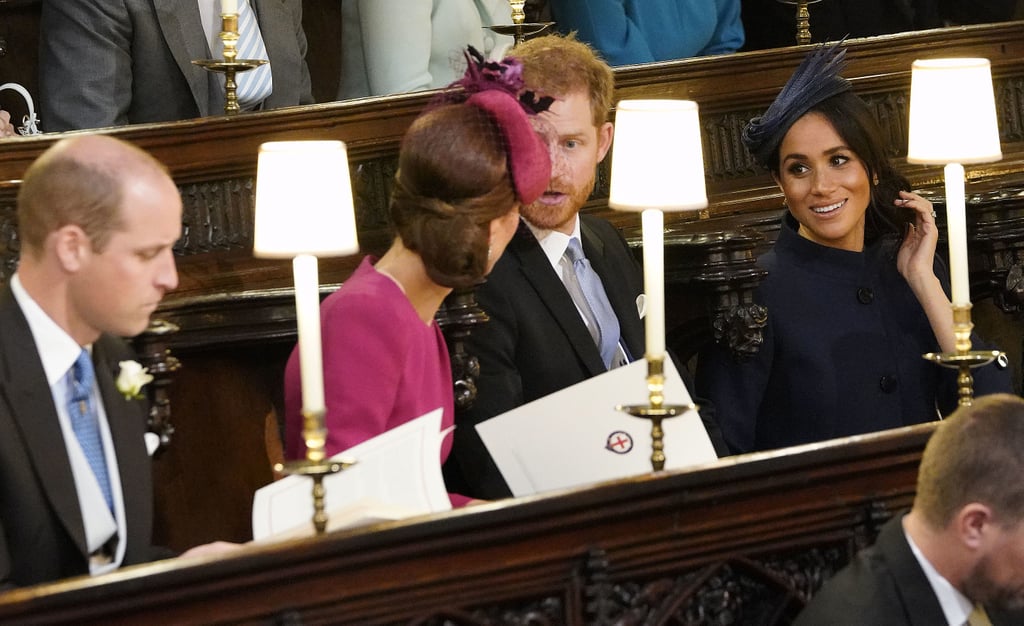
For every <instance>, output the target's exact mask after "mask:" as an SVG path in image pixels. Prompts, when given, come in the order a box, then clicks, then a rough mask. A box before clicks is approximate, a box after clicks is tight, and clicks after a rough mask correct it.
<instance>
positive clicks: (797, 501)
mask: <svg viewBox="0 0 1024 626" xmlns="http://www.w3.org/2000/svg"><path fill="white" fill-rule="evenodd" d="M931 430H932V425H927V424H926V425H919V426H914V427H910V428H906V429H900V430H895V431H889V432H885V433H877V434H873V435H867V436H861V437H856V438H852V439H850V440H837V441H835V442H830V443H826V444H815V445H810V446H803V447H801V448H796V449H789V450H782V451H777V452H772V453H762V454H756V455H749V456H745V457H735V458H732V459H724V460H720V461H718V462H716V463H714V464H711V465H709V466H707V467H705V468H701V469H695V470H692V471H679V472H669V473H664V474H657V475H655V474H649V475H643V476H637V477H635V478H632V479H629V480H622V481H616V482H611V483H606V484H602V485H598V486H595V487H592V488H587V489H580V490H575V491H566V492H559V493H553V494H550V495H544V496H535V497H531V498H521V499H518V500H505V501H498V502H493V503H489V504H484V505H479V506H474V507H469V508H466V509H462V510H460V511H455V512H451V513H445V514H435V515H430V516H426V517H422V518H417V519H410V520H407V521H403V522H391V523H385V524H380V525H378V526H374V527H369V528H364V529H358V530H353V531H347V532H338V533H334V534H329V535H325V536H322V537H318V538H312V539H306V540H293V541H291V542H287V543H282V544H278V545H265V546H252V547H247V548H246V549H244V550H243V551H242V552H240V553H237V554H236V555H233V556H231V557H228V558H222V559H205V560H204V559H195V560H181V561H178V562H175V561H163V562H157V563H153V564H149V565H143V566H135V567H130V568H125V569H122V570H121V571H119V572H115V573H113V574H110V575H106V576H103V577H98V578H94V579H90V578H87V577H86V578H79V579H73V580H68V581H64V582H60V583H56V584H51V585H43V586H37V587H33V588H26V589H22V590H17V591H13V592H9V593H7V594H0V622H2V623H21V622H28V621H30V622H32V623H34V624H50V623H75V624H94V623H95V624H100V623H102V624H116V623H124V624H140V623H145V624H198V623H204V624H206V623H214V622H216V623H276V624H319V623H346V624H399V623H404V624H432V625H433V624H437V625H441V624H463V625H471V624H472V625H483V624H570V625H583V624H613V623H619V624H640V623H658V624H661V623H693V624H697V623H699V624H713V623H735V624H765V625H770V624H787V623H789V622H790V621H791V619H792V617H793V616H794V615H795V614H796V613H797V612H798V611H799V610H800V608H801V607H802V606H803V604H804V602H805V600H806V598H807V597H809V595H810V594H812V593H813V592H814V591H815V590H816V589H817V588H818V587H819V586H820V585H821V583H822V582H823V581H824V580H826V579H827V578H828V577H829V576H830V575H832V574H833V573H834V572H835V571H836V570H837V569H838V568H840V567H842V566H843V565H844V564H845V563H846V562H848V560H849V558H850V556H851V555H852V554H853V553H854V552H855V551H856V549H858V548H859V547H861V546H863V545H865V544H866V543H869V542H871V541H872V540H873V538H874V535H875V533H876V532H877V529H878V527H879V526H880V525H881V524H882V523H883V522H884V520H885V519H887V518H888V517H889V516H890V515H892V514H893V513H894V512H896V511H898V510H901V509H903V508H905V507H907V506H908V505H909V503H910V501H911V499H912V494H913V491H914V485H915V477H916V474H917V465H918V463H919V461H920V454H921V451H922V449H923V446H924V443H925V441H926V440H927V437H928V435H929V434H930V432H931ZM666 453H667V454H668V455H671V454H672V451H671V449H669V450H667V451H666Z"/></svg>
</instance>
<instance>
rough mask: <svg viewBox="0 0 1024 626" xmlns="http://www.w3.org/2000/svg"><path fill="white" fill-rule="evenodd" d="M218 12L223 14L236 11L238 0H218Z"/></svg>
mask: <svg viewBox="0 0 1024 626" xmlns="http://www.w3.org/2000/svg"><path fill="white" fill-rule="evenodd" d="M220 12H221V13H222V14H224V15H235V14H237V13H238V0H220Z"/></svg>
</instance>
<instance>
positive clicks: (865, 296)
mask: <svg viewBox="0 0 1024 626" xmlns="http://www.w3.org/2000/svg"><path fill="white" fill-rule="evenodd" d="M874 299H875V292H873V291H871V290H870V289H869V288H867V287H861V288H860V289H858V290H857V301H858V302H860V303H861V304H871V303H872V302H873V301H874Z"/></svg>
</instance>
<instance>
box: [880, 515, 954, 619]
mask: <svg viewBox="0 0 1024 626" xmlns="http://www.w3.org/2000/svg"><path fill="white" fill-rule="evenodd" d="M902 519H903V515H902V514H900V515H897V516H896V517H894V518H893V520H892V521H890V522H888V523H887V524H886V525H885V526H883V527H882V531H881V532H880V533H879V534H878V540H877V541H876V544H877V545H878V549H879V550H880V551H881V552H882V554H884V555H885V558H886V561H887V563H888V565H889V570H890V572H891V573H892V577H893V579H894V580H895V581H896V589H897V590H898V593H899V594H900V598H901V600H902V603H903V610H904V613H905V616H906V619H907V622H908V623H909V624H912V626H929V625H930V624H943V623H945V621H946V615H945V613H943V611H942V605H940V604H939V599H938V598H936V597H935V592H934V591H932V586H931V583H929V582H928V578H927V576H925V573H924V570H922V569H921V564H920V563H918V562H917V557H915V556H914V553H913V551H912V550H911V549H910V544H909V543H907V537H906V535H905V534H904V532H903V523H902Z"/></svg>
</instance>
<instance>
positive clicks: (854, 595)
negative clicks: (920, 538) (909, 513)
mask: <svg viewBox="0 0 1024 626" xmlns="http://www.w3.org/2000/svg"><path fill="white" fill-rule="evenodd" d="M902 520H903V515H902V514H901V515H896V516H895V517H893V519H891V520H889V522H888V523H886V525H885V526H883V527H882V531H881V532H880V533H879V534H878V539H877V541H876V542H875V545H874V546H872V547H870V548H867V549H865V550H862V551H861V552H860V553H859V554H857V556H856V557H855V559H854V561H853V562H852V563H850V564H849V565H848V566H846V567H845V568H843V569H842V570H841V571H840V572H839V573H837V574H836V575H835V576H833V577H832V578H831V579H830V580H829V581H827V582H826V583H825V585H824V586H823V587H822V588H821V591H819V592H818V594H817V595H815V596H814V598H813V599H812V600H811V602H810V604H808V605H807V608H806V609H805V610H804V611H803V612H802V613H801V614H800V615H799V617H797V620H796V622H795V624H796V625H797V626H819V625H821V624H829V625H830V626H844V625H849V626H862V625H864V624H871V625H872V626H903V625H906V626H935V624H945V623H946V617H945V614H943V612H942V607H941V606H940V605H939V600H938V598H937V597H936V596H935V592H933V591H932V587H931V585H930V584H929V583H928V578H927V577H926V576H925V574H924V570H922V569H921V566H920V564H918V562H917V559H916V558H914V553H913V552H912V551H911V550H910V544H909V543H907V538H906V535H904V534H903V525H902ZM988 614H989V618H990V619H991V620H992V624H993V625H994V626H1000V625H1001V624H1005V625H1006V626H1011V625H1013V624H1018V625H1019V624H1021V623H1024V622H1022V621H1021V620H1022V619H1024V615H1021V614H1017V615H1007V614H1000V613H996V612H994V611H991V610H989V611H988Z"/></svg>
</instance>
